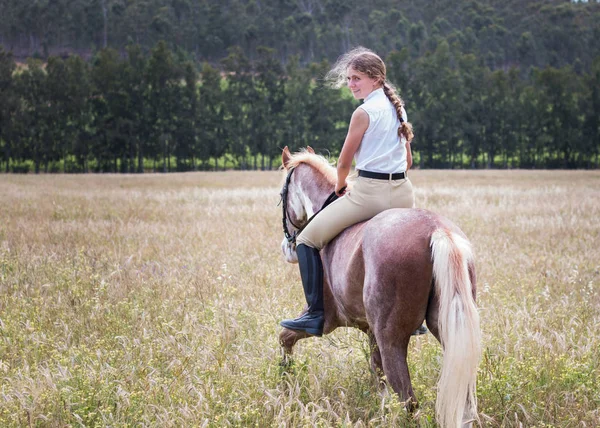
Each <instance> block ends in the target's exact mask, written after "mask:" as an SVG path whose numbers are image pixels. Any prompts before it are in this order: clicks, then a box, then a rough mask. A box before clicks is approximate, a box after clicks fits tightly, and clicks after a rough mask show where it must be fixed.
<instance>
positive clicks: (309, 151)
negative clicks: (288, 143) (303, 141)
mask: <svg viewBox="0 0 600 428" xmlns="http://www.w3.org/2000/svg"><path fill="white" fill-rule="evenodd" d="M306 151H307V152H308V153H312V154H313V155H314V154H315V151H314V150H313V148H312V147H311V146H306Z"/></svg>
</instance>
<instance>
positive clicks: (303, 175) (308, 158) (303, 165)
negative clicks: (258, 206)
mask: <svg viewBox="0 0 600 428" xmlns="http://www.w3.org/2000/svg"><path fill="white" fill-rule="evenodd" d="M281 161H282V166H283V169H284V171H285V172H286V179H285V182H284V184H283V186H282V189H281V201H282V202H281V204H282V207H283V230H284V235H285V237H284V238H283V241H282V242H281V249H282V251H283V254H284V256H285V259H286V261H287V262H288V263H298V257H297V255H296V234H298V233H300V231H301V230H302V228H303V227H304V226H305V225H306V222H307V221H308V219H309V218H310V217H312V215H313V214H314V213H315V212H316V211H317V210H318V209H319V207H320V206H321V204H322V203H323V201H324V200H325V198H326V192H330V191H331V188H332V187H333V186H334V184H335V169H334V168H332V167H331V165H330V164H329V162H328V161H327V160H326V159H325V158H323V157H322V156H318V155H316V154H315V152H314V150H313V149H312V148H311V147H307V148H306V150H305V151H302V152H299V153H296V154H294V155H292V154H291V153H290V151H289V149H288V148H287V146H286V147H285V148H284V149H283V152H282V154H281Z"/></svg>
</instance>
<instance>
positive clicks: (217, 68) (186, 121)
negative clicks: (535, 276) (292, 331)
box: [0, 0, 600, 173]
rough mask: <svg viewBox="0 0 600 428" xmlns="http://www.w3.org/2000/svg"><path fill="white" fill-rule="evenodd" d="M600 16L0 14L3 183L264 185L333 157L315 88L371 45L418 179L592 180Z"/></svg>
mask: <svg viewBox="0 0 600 428" xmlns="http://www.w3.org/2000/svg"><path fill="white" fill-rule="evenodd" d="M598 40H600V3H598V2H597V1H590V2H574V1H567V0H519V1H517V0H507V1H502V2H499V1H492V0H479V1H478V0H471V1H465V0H447V1H441V0H418V1H417V0H395V1H392V0H360V1H359V0H346V1H343V2H342V1H338V0H323V1H318V0H250V1H246V0H223V1H209V0H194V1H192V0H55V1H49V0H36V1H27V2H23V1H18V0H0V100H1V102H0V167H1V168H2V170H3V171H6V172H30V171H33V172H36V173H37V172H41V171H44V172H91V171H95V172H105V171H106V172H111V171H112V172H117V171H118V172H143V171H165V172H167V171H187V170H198V169H223V168H240V169H247V168H254V169H257V168H262V169H270V168H273V167H276V166H277V165H278V160H277V159H278V156H279V155H280V153H281V152H280V149H281V148H282V147H283V146H285V145H289V146H291V147H292V148H293V149H296V148H300V147H303V146H306V145H311V146H313V147H314V148H315V149H317V150H318V151H319V152H321V153H330V154H331V155H336V154H337V153H339V150H340V148H341V145H342V143H343V140H344V136H345V133H346V129H347V124H348V120H349V118H350V115H351V112H352V110H353V109H354V108H355V107H356V106H357V105H358V103H357V102H356V101H354V100H353V99H352V97H351V95H350V94H349V93H348V91H347V90H343V89H342V90H334V89H329V88H327V87H326V86H325V85H324V81H323V76H324V75H325V73H326V71H327V70H328V68H329V66H330V65H331V64H332V62H333V61H335V59H336V58H337V57H338V56H339V55H340V54H342V53H343V52H345V51H347V50H348V49H350V48H352V47H354V46H357V45H363V46H366V47H368V48H370V49H373V50H375V51H376V52H377V53H379V54H380V55H381V56H382V57H383V58H384V60H385V61H386V64H387V66H388V77H389V79H390V80H391V81H392V82H393V83H394V84H395V85H396V86H397V87H398V90H399V92H400V94H401V96H402V97H403V99H404V100H405V102H406V107H407V111H408V115H409V120H410V121H411V122H412V123H413V125H414V127H415V134H416V138H415V140H414V143H413V151H414V154H415V159H416V164H417V166H419V167H421V168H598V167H599V164H600V159H599V156H600V43H599V42H598Z"/></svg>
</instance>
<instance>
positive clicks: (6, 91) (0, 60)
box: [0, 46, 18, 172]
mask: <svg viewBox="0 0 600 428" xmlns="http://www.w3.org/2000/svg"><path fill="white" fill-rule="evenodd" d="M15 68H16V64H15V61H14V59H13V55H12V53H11V52H6V51H5V50H4V49H3V48H2V47H1V46H0V100H2V102H1V103H0V149H2V155H3V157H4V162H5V163H6V166H5V171H6V172H9V169H10V160H11V157H12V156H13V145H14V141H13V138H14V136H13V135H12V134H13V131H14V121H15V114H16V111H17V108H18V98H17V91H16V88H15V79H14V77H13V74H14V71H15Z"/></svg>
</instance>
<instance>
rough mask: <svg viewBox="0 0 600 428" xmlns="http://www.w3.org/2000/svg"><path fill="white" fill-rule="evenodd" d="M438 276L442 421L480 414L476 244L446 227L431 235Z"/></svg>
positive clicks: (438, 405)
mask: <svg viewBox="0 0 600 428" xmlns="http://www.w3.org/2000/svg"><path fill="white" fill-rule="evenodd" d="M431 249H432V259H433V277H434V281H435V292H436V294H437V295H438V298H439V302H440V307H439V318H438V329H439V332H440V340H441V342H442V347H443V352H444V359H443V362H442V371H441V374H440V379H439V381H438V386H437V389H438V391H437V392H438V394H437V403H436V406H435V407H436V416H437V419H438V423H439V424H440V426H442V427H460V426H461V423H462V422H461V421H462V419H463V416H465V417H470V418H475V419H477V418H478V417H477V396H476V391H475V389H476V382H477V367H478V365H479V359H480V355H481V331H480V328H479V314H478V312H477V307H476V306H475V297H474V295H475V293H474V290H473V287H474V284H472V283H471V279H470V276H469V263H470V262H472V258H473V255H472V252H471V244H470V243H469V241H467V240H466V239H465V238H463V237H461V236H459V235H457V234H456V233H452V232H451V231H449V230H447V229H437V230H436V231H435V232H434V233H433V235H432V237H431Z"/></svg>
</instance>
